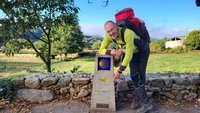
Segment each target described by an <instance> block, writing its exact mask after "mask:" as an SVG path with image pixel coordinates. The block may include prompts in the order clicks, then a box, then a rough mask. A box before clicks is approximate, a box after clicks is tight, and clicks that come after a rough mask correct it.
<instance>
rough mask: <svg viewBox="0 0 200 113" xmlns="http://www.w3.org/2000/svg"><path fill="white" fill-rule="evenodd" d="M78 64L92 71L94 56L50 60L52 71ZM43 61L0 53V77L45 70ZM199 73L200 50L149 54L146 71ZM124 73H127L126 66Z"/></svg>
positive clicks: (87, 70)
mask: <svg viewBox="0 0 200 113" xmlns="http://www.w3.org/2000/svg"><path fill="white" fill-rule="evenodd" d="M78 65H80V68H79V69H78V71H77V72H79V73H94V65H95V58H94V57H85V58H78V59H74V60H72V61H59V60H53V61H52V70H53V72H65V73H71V70H72V69H73V68H74V67H76V66H78ZM45 71H46V69H45V66H44V64H43V62H42V61H41V60H40V59H39V58H36V57H35V56H34V55H32V54H16V55H15V56H14V57H7V56H5V55H4V54H0V77H1V76H4V77H7V76H13V75H27V74H29V73H35V72H45ZM168 72H179V73H200V51H196V52H190V53H181V54H151V55H150V57H149V62H148V66H147V73H168ZM125 73H129V69H128V68H127V69H126V71H125Z"/></svg>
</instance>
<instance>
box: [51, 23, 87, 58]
mask: <svg viewBox="0 0 200 113" xmlns="http://www.w3.org/2000/svg"><path fill="white" fill-rule="evenodd" d="M53 32H54V35H53V39H54V41H53V44H52V45H53V47H52V52H53V53H54V54H59V55H61V54H65V57H67V54H68V53H76V52H81V51H83V48H84V43H83V38H84V36H83V33H82V32H81V30H80V27H79V25H78V24H77V25H74V26H66V27H64V26H59V27H58V28H56V29H55V30H54V31H53Z"/></svg>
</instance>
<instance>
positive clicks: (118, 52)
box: [110, 50, 124, 56]
mask: <svg viewBox="0 0 200 113" xmlns="http://www.w3.org/2000/svg"><path fill="white" fill-rule="evenodd" d="M110 54H111V55H115V56H120V55H122V54H124V52H123V51H122V50H111V52H110Z"/></svg>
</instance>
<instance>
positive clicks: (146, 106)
mask: <svg viewBox="0 0 200 113" xmlns="http://www.w3.org/2000/svg"><path fill="white" fill-rule="evenodd" d="M152 108H153V105H152V104H151V103H150V102H148V103H146V104H141V107H140V108H139V109H137V110H136V112H137V113H146V112H147V111H150V110H151V109H152Z"/></svg>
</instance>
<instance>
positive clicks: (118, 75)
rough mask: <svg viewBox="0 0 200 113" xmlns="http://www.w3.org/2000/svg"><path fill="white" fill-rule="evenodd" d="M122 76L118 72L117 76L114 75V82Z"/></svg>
mask: <svg viewBox="0 0 200 113" xmlns="http://www.w3.org/2000/svg"><path fill="white" fill-rule="evenodd" d="M120 74H121V73H119V72H118V71H117V72H115V74H114V80H116V79H118V78H119V77H120Z"/></svg>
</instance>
